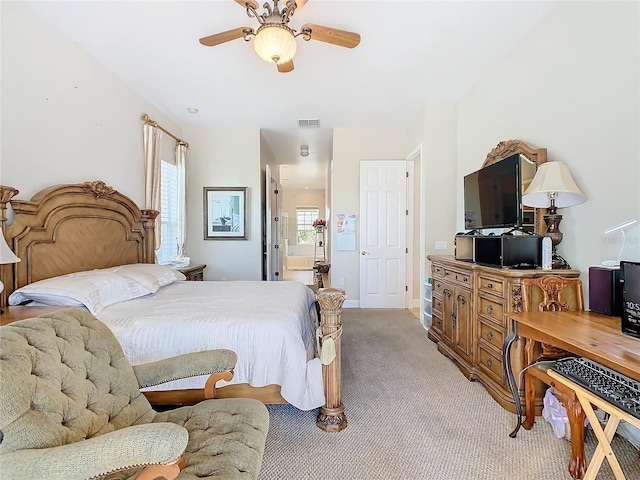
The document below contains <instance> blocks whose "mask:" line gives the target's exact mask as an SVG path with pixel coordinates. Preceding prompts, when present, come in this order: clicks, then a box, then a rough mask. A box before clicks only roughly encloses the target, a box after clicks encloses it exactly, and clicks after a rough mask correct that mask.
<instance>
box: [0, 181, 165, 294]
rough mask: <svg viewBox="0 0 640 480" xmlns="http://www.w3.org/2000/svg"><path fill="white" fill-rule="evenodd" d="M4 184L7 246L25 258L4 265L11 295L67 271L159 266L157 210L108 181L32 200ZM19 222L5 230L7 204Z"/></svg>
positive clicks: (1, 213)
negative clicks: (155, 235) (143, 205)
mask: <svg viewBox="0 0 640 480" xmlns="http://www.w3.org/2000/svg"><path fill="white" fill-rule="evenodd" d="M17 193H18V191H17V190H16V189H14V188H12V187H5V186H0V222H2V224H3V227H4V234H5V238H6V240H7V243H8V244H9V246H10V247H11V249H12V250H13V251H14V252H15V254H16V255H17V256H18V257H20V259H21V260H22V261H21V262H19V263H16V264H13V265H3V266H2V267H3V268H2V281H3V282H4V284H5V291H4V292H3V298H2V304H3V305H5V304H6V302H5V300H6V297H7V296H8V295H9V294H10V293H11V292H13V291H14V290H15V289H16V288H19V287H21V286H23V285H26V284H28V283H32V282H35V281H38V280H43V279H45V278H50V277H55V276H58V275H64V274H67V273H73V272H79V271H83V270H92V269H95V268H107V267H113V266H116V265H124V264H128V263H153V262H154V261H155V252H154V244H153V232H154V228H155V218H156V217H157V215H158V212H157V211H155V210H140V209H139V208H138V206H137V205H136V204H135V203H134V202H133V201H132V200H131V199H130V198H129V197H127V196H125V195H122V194H121V193H118V192H117V191H116V190H114V189H113V188H111V187H109V186H107V185H106V184H105V183H104V182H101V181H94V182H86V183H82V184H72V185H56V186H53V187H49V188H46V189H44V190H42V191H40V192H38V193H37V194H36V195H34V196H33V197H32V198H31V200H29V201H25V200H11V198H12V197H13V196H14V195H16V194H17ZM10 200H11V206H12V208H13V210H14V212H15V221H14V222H13V223H12V224H11V225H9V226H5V225H4V221H5V219H6V207H7V205H6V204H7V202H9V201H10Z"/></svg>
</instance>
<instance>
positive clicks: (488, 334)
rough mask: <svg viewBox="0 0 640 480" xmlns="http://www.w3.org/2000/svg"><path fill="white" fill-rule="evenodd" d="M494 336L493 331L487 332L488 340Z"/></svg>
mask: <svg viewBox="0 0 640 480" xmlns="http://www.w3.org/2000/svg"><path fill="white" fill-rule="evenodd" d="M492 338H493V332H492V331H489V333H487V340H489V341H491V339H492Z"/></svg>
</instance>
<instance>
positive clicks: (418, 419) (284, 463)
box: [260, 309, 640, 480]
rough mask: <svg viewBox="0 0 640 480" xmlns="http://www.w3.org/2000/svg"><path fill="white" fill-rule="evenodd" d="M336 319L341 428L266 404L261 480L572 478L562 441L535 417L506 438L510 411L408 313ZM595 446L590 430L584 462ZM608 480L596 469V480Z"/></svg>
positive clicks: (631, 463) (625, 458)
mask: <svg viewBox="0 0 640 480" xmlns="http://www.w3.org/2000/svg"><path fill="white" fill-rule="evenodd" d="M342 319H343V324H344V333H343V336H342V339H343V365H342V376H343V382H342V384H343V387H342V395H343V403H344V406H345V409H346V410H345V412H346V415H347V420H348V427H347V428H346V429H345V430H343V431H342V432H338V433H326V432H323V431H322V430H320V429H319V428H318V427H316V425H315V418H316V413H317V412H316V411H310V412H302V411H299V410H297V409H295V408H293V407H291V406H289V405H270V406H269V407H268V408H269V412H270V416H271V426H270V429H269V434H268V437H267V445H266V450H265V455H264V462H263V467H262V471H261V473H260V480H274V479H279V480H280V479H284V480H298V479H300V480H302V479H313V480H346V479H356V480H360V479H362V480H374V479H429V480H480V479H487V480H502V479H504V480H565V479H566V480H571V476H570V475H569V474H568V472H567V465H568V460H569V454H570V447H571V444H570V442H568V441H567V440H565V439H558V438H556V437H555V436H554V434H553V432H552V430H551V426H550V425H549V424H547V423H546V422H545V421H544V419H542V418H541V417H539V418H538V422H537V424H536V425H535V426H534V428H533V429H532V430H529V431H526V430H521V431H520V433H519V434H518V437H517V438H515V439H513V438H510V437H509V436H508V434H509V432H510V431H511V430H512V429H513V426H514V422H515V415H513V414H511V413H509V412H507V411H505V410H504V409H502V408H501V407H500V406H499V405H498V404H497V403H496V402H495V401H494V400H493V399H492V398H491V397H490V396H489V394H488V393H487V392H486V391H485V389H484V388H483V387H482V385H481V384H480V383H477V382H469V381H468V380H467V379H466V378H465V377H464V376H463V375H462V374H461V373H460V372H459V370H458V369H457V367H456V366H455V365H454V364H453V363H452V362H451V361H450V360H448V359H447V358H446V357H444V356H442V355H441V354H440V353H438V352H437V349H436V347H435V345H434V344H433V343H432V342H431V341H429V340H428V339H427V335H426V331H425V330H424V329H423V328H422V327H421V326H420V324H419V322H418V320H417V319H416V318H415V317H414V316H413V315H411V313H409V312H408V311H404V310H356V309H346V310H343V314H342ZM613 445H614V447H613V448H614V450H615V451H616V454H617V457H618V459H619V461H620V463H621V465H622V468H623V471H624V472H625V474H626V476H627V479H628V480H631V479H640V461H639V460H638V452H637V450H635V449H634V448H633V446H632V445H631V444H630V443H629V442H628V441H626V440H624V439H622V438H617V437H616V439H615V440H614V443H613ZM594 447H595V436H594V434H593V432H591V431H589V432H588V434H587V459H589V458H590V457H591V454H592V453H593V449H594ZM605 463H606V461H605ZM613 478H614V476H613V473H612V472H611V470H610V468H609V466H608V465H605V466H603V468H602V469H601V471H600V474H599V475H598V480H605V479H613Z"/></svg>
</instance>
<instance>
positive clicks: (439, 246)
mask: <svg viewBox="0 0 640 480" xmlns="http://www.w3.org/2000/svg"><path fill="white" fill-rule="evenodd" d="M434 248H435V249H436V250H446V249H447V248H448V247H447V241H446V240H436V242H435V246H434Z"/></svg>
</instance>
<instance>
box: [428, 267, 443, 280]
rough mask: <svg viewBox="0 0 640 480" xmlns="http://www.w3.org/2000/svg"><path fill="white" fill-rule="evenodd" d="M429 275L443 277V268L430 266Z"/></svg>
mask: <svg viewBox="0 0 640 480" xmlns="http://www.w3.org/2000/svg"><path fill="white" fill-rule="evenodd" d="M431 274H432V276H433V277H444V267H442V266H440V265H431Z"/></svg>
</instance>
